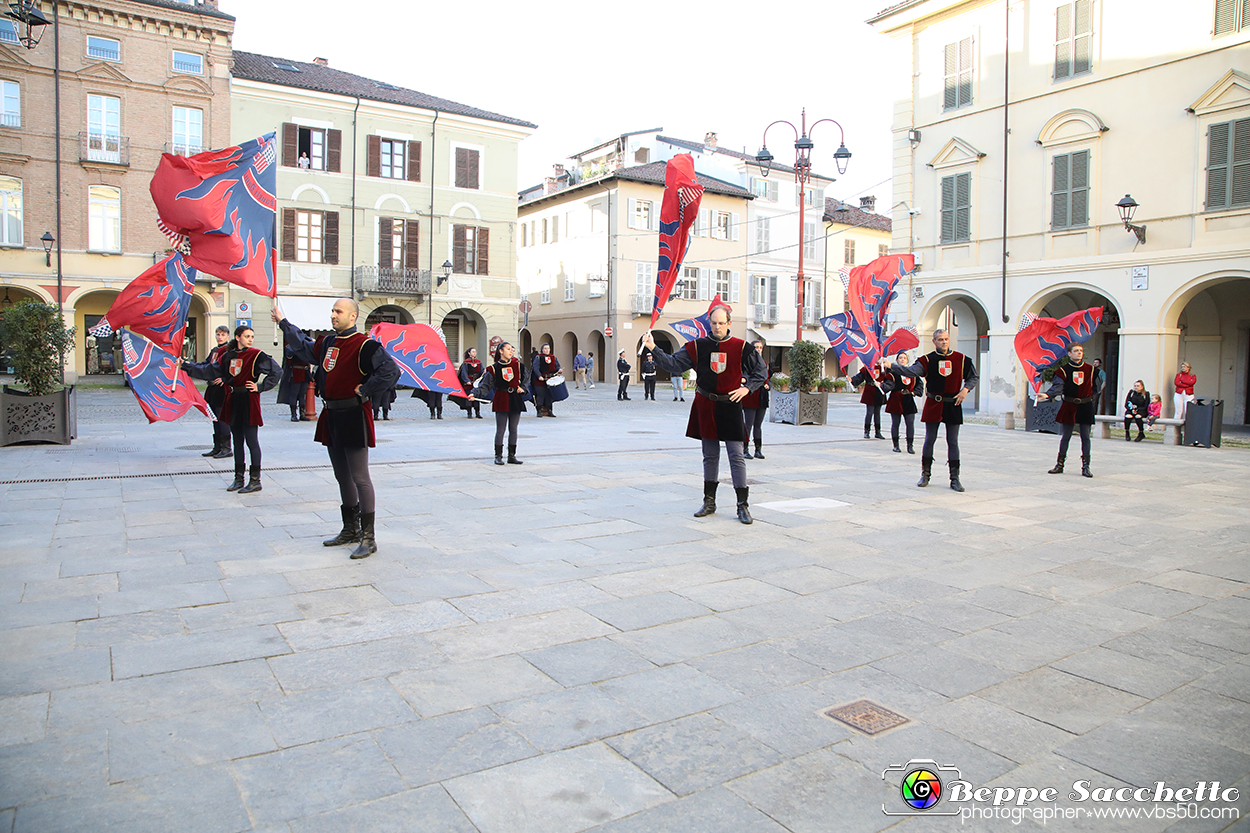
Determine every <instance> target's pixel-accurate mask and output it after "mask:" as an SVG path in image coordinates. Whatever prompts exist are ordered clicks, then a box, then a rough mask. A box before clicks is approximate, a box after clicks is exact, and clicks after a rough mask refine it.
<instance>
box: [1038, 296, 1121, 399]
mask: <svg viewBox="0 0 1250 833" xmlns="http://www.w3.org/2000/svg"><path fill="white" fill-rule="evenodd" d="M1091 307H1102V310H1103V313H1102V321H1100V322H1099V324H1098V329H1096V330H1094V335H1093V336H1092V337H1091V338H1090V339H1089V341H1087V342H1085V360H1086V361H1087V362H1093V361H1094V360H1095V359H1100V360H1101V362H1102V369H1103V372H1104V373H1106V374H1107V382H1106V385H1105V386H1104V388H1103V395H1102V400H1101V401H1100V402H1099V403H1098V413H1100V414H1113V415H1114V414H1116V413H1118V407H1119V399H1118V394H1117V391H1119V390H1120V388H1121V382H1120V376H1121V374H1122V372H1123V356H1122V351H1121V349H1120V346H1121V345H1120V310H1119V306H1118V305H1117V304H1116V303H1115V301H1114V300H1112V299H1111V298H1108V297H1107V296H1106V295H1103V294H1102V293H1101V292H1099V291H1097V290H1096V289H1093V288H1092V287H1086V286H1069V287H1055V288H1052V289H1051V290H1049V291H1048V292H1046V293H1045V294H1043V295H1040V296H1038V297H1037V298H1034V299H1033V301H1032V302H1031V303H1030V304H1029V305H1028V306H1027V307H1025V309H1024V310H1023V312H1032V313H1036V314H1037V315H1038V316H1042V317H1045V318H1063V317H1064V316H1065V315H1071V314H1072V313H1074V312H1077V311H1079V310H1083V309H1089V308H1091Z"/></svg>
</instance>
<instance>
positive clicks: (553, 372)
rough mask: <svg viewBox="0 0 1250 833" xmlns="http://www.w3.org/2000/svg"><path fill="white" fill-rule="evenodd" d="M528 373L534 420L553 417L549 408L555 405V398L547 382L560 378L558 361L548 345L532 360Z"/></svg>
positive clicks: (553, 413) (553, 414)
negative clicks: (532, 393) (531, 388)
mask: <svg viewBox="0 0 1250 833" xmlns="http://www.w3.org/2000/svg"><path fill="white" fill-rule="evenodd" d="M530 373H531V375H530V378H531V379H532V380H533V382H532V384H533V391H534V416H535V418H537V417H544V416H547V417H554V416H555V412H554V411H553V410H552V409H551V408H552V405H554V404H555V398H554V397H553V396H552V394H553V391H552V390H551V388H550V387H548V385H547V381H548V380H549V379H552V377H555V376H560V360H559V359H557V358H556V357H555V356H554V355H553V354H552V352H551V345H550V344H544V345H543V346H542V351H541V352H540V353H539V354H538V355H537V356H536V357H535V358H534V363H533V364H532V365H531V367H530ZM560 380H561V381H563V377H560ZM553 384H554V383H553Z"/></svg>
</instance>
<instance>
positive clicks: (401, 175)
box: [378, 139, 408, 179]
mask: <svg viewBox="0 0 1250 833" xmlns="http://www.w3.org/2000/svg"><path fill="white" fill-rule="evenodd" d="M407 145H408V143H407V142H395V141H392V140H390V139H383V140H382V141H381V143H380V145H379V148H378V153H379V159H378V166H379V169H380V170H379V172H378V176H381V177H384V178H385V179H406V178H407V174H406V173H405V171H404V162H405V161H407V157H408V147H407Z"/></svg>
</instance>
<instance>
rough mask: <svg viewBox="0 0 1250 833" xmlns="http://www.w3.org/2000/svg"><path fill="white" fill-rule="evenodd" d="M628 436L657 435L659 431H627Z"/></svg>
mask: <svg viewBox="0 0 1250 833" xmlns="http://www.w3.org/2000/svg"><path fill="white" fill-rule="evenodd" d="M626 433H628V434H658V433H660V432H659V431H627V432H626Z"/></svg>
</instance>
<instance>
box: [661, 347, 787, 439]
mask: <svg viewBox="0 0 1250 833" xmlns="http://www.w3.org/2000/svg"><path fill="white" fill-rule="evenodd" d="M752 346H753V347H754V348H755V352H756V353H758V354H759V357H760V360H761V361H763V359H764V342H762V341H756V342H753V344H752ZM673 378H674V379H675V378H677V377H676V376H674V377H673ZM770 390H772V383H771V381H770V380H769V378H768V368H767V367H765V368H764V384H762V385H760V386H759V387H758V388H757V389H755V390H753V391H751V392H750V393H748V394H747V395H746V396H744V397H742V423H743V427H744V428H745V429H746V436H744V437H743V438H742V456H743V457H745V458H746V459H748V460H751V459H755V460H763V459H764V451H763V449H762V446H763V445H764V440H763V437H762V436H761V432H762V431H763V430H764V417H765V416H766V415H767V414H768V392H769V391H770ZM752 432H754V433H755V456H754V457H752V456H751V449H750V448H749V447H748V445H749V443H750V442H751V433H752Z"/></svg>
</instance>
